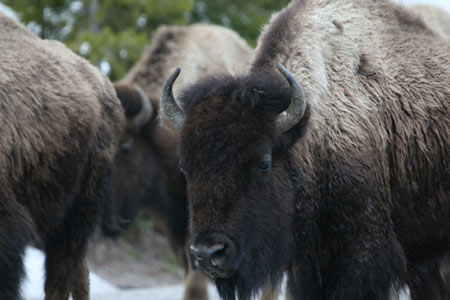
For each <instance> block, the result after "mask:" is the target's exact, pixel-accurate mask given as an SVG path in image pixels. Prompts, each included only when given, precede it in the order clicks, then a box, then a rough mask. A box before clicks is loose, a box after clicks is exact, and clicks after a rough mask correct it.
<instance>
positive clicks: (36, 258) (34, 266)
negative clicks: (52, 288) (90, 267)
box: [22, 247, 119, 300]
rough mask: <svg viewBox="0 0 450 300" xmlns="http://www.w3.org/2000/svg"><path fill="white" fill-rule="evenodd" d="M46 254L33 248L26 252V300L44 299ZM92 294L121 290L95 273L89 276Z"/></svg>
mask: <svg viewBox="0 0 450 300" xmlns="http://www.w3.org/2000/svg"><path fill="white" fill-rule="evenodd" d="M44 260H45V256H44V254H43V253H42V252H41V251H40V250H38V249H36V248H32V247H28V248H27V249H26V252H25V259H24V264H25V270H26V274H27V278H26V279H25V280H24V282H23V283H22V292H23V295H24V296H25V299H28V300H35V299H36V300H38V299H39V300H41V299H44V274H45V273H44ZM89 280H90V288H91V294H92V295H95V294H105V293H110V294H111V293H115V292H118V291H119V289H118V288H117V287H115V286H114V285H112V284H111V283H109V282H107V281H105V280H103V279H102V278H100V277H99V276H98V275H96V274H95V273H92V272H91V273H90V274H89Z"/></svg>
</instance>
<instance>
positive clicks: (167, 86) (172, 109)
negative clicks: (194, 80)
mask: <svg viewBox="0 0 450 300" xmlns="http://www.w3.org/2000/svg"><path fill="white" fill-rule="evenodd" d="M180 72H181V69H180V68H177V69H176V70H175V72H173V73H172V75H170V77H169V78H168V79H167V81H166V83H164V86H163V90H162V94H161V107H162V111H163V113H164V114H165V115H166V117H167V119H168V120H169V122H170V123H171V124H172V125H173V127H174V128H175V129H177V130H180V129H181V128H182V127H183V123H184V119H185V115H184V111H183V110H182V109H181V108H180V107H179V106H178V104H177V102H176V101H175V97H174V96H173V92H172V86H173V83H174V82H175V80H176V79H177V77H178V75H180Z"/></svg>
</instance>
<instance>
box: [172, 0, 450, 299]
mask: <svg viewBox="0 0 450 300" xmlns="http://www.w3.org/2000/svg"><path fill="white" fill-rule="evenodd" d="M449 50H450V45H449V44H448V43H447V41H445V40H444V39H442V38H440V37H439V36H438V35H436V34H435V33H434V32H433V31H432V30H430V29H429V28H428V27H427V25H425V23H424V22H423V20H422V19H420V18H418V17H417V16H415V15H412V14H410V13H408V11H407V10H405V9H404V8H403V7H401V6H398V5H395V4H392V3H391V2H390V1H370V0H361V1H357V2H355V1H351V0H337V1H328V0H301V1H294V2H292V3H291V4H290V5H289V6H288V7H287V8H286V9H285V10H283V11H282V12H280V13H278V14H276V15H275V16H274V17H273V18H272V20H271V22H270V24H269V25H268V26H266V28H265V29H264V31H263V33H262V35H261V37H260V39H259V42H258V48H257V50H256V52H255V54H254V57H253V62H252V67H251V69H250V71H249V73H248V75H247V76H244V77H236V78H230V77H218V78H216V79H211V80H207V81H202V82H200V83H199V84H197V85H194V86H192V87H191V88H190V89H188V90H187V91H186V92H185V93H184V94H182V95H181V97H179V98H178V99H177V100H178V102H179V103H181V104H182V106H183V108H184V109H185V111H186V119H185V123H184V127H183V129H182V133H181V134H182V138H181V163H182V165H183V167H184V169H185V171H186V178H187V181H188V195H189V202H190V212H191V216H192V220H191V222H192V224H191V226H192V229H193V233H194V239H193V244H192V245H193V246H192V251H193V253H194V254H195V255H198V256H195V257H193V260H194V262H195V260H197V263H198V264H199V262H201V264H204V259H203V258H204V255H205V253H206V252H205V251H206V250H205V249H207V250H208V251H210V250H211V251H213V250H214V252H212V253H213V254H214V255H216V257H214V256H211V257H210V258H211V262H212V263H211V265H213V266H212V267H211V266H208V268H210V269H208V270H207V271H208V272H210V274H211V275H212V276H213V277H215V278H216V283H217V287H218V289H219V292H220V293H221V295H222V297H224V298H225V299H234V298H235V295H236V293H237V295H238V297H239V298H240V299H247V298H248V297H250V295H251V294H252V293H254V292H256V291H257V289H258V288H259V287H260V286H261V285H264V284H265V283H266V282H267V281H273V280H275V281H276V280H277V279H279V278H277V276H279V275H280V274H281V271H282V270H283V269H285V270H287V271H288V275H289V279H288V282H289V291H290V293H291V294H292V296H293V297H294V298H295V299H387V298H388V297H389V293H390V291H391V289H395V288H396V287H398V285H399V284H400V285H401V284H408V285H409V287H410V289H411V295H412V298H413V299H431V298H432V297H433V296H434V295H433V291H430V288H429V284H430V280H429V278H427V277H426V276H432V275H433V274H432V275H429V274H431V273H432V272H433V270H436V265H435V262H436V261H437V262H438V261H439V259H440V257H441V255H442V254H443V253H444V252H445V251H448V250H449V249H450V242H449V241H450V223H449V222H448V218H449V217H450V204H449V203H448V199H449V197H450V182H449V180H448V179H449V178H450V156H449V154H450V103H449V101H448V99H449V97H450V88H449V78H450V67H449V66H450V56H449V53H450V52H449ZM276 62H281V63H282V64H283V65H284V66H286V67H287V68H288V69H289V70H290V71H291V72H292V73H293V74H294V76H295V77H296V79H297V80H298V81H299V82H300V84H301V85H302V86H303V88H304V91H305V95H306V98H307V100H308V105H309V108H308V110H309V111H307V114H306V115H305V117H304V118H303V119H302V121H301V122H300V123H299V124H297V126H295V127H293V128H292V129H290V130H289V131H287V132H285V133H281V132H277V130H276V127H275V125H274V118H275V116H276V115H277V113H279V112H281V111H282V110H283V109H284V108H285V107H286V106H287V104H288V102H289V97H290V95H289V92H286V91H285V89H286V88H287V84H286V83H284V82H282V81H281V79H280V77H279V75H278V72H277V71H275V63H276ZM259 82H260V83H262V84H259ZM269 99H270V100H269ZM265 155H266V156H267V155H269V156H270V155H271V167H272V169H270V170H268V172H266V173H265V174H263V175H261V174H259V175H258V173H257V172H256V173H255V172H254V171H255V170H256V171H258V168H259V163H260V162H261V161H262V158H263V157H264V156H265ZM263 166H264V164H263ZM262 170H264V171H267V169H266V168H263V169H262ZM255 174H256V175H255ZM286 234H287V235H288V236H286ZM208 235H209V236H208ZM216 235H220V239H219V238H217V243H215V244H212V245H211V242H210V241H211V239H212V236H216ZM208 243H209V244H210V246H211V247H210V248H205V247H206V246H205V245H207V244H208ZM274 245H276V246H274ZM214 247H215V248H214ZM235 248H236V249H238V250H236V249H235ZM227 249H228V250H227ZM230 253H232V254H230ZM280 254H281V257H280V256H279V255H280ZM283 255H284V256H283ZM218 256H221V257H222V258H224V259H222V260H221V261H220V260H218ZM286 256H289V258H287V259H286ZM225 258H226V261H225ZM263 258H264V259H263ZM426 261H428V262H430V263H429V264H427V263H425V262H426ZM431 262H433V263H431ZM201 264H199V265H200V266H201V267H202V265H201ZM280 264H284V266H281V265H280ZM216 265H222V266H224V268H226V270H220V268H215V267H214V266H216ZM203 267H204V266H203ZM218 269H219V270H218ZM230 269H232V270H233V271H234V272H229V271H230ZM424 270H425V271H424ZM222 271H223V272H222ZM225 271H226V272H225ZM255 274H257V275H256V276H255ZM425 274H428V275H425ZM434 275H436V274H434ZM437 277H439V274H437Z"/></svg>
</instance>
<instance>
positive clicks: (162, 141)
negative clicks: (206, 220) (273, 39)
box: [105, 24, 251, 299]
mask: <svg viewBox="0 0 450 300" xmlns="http://www.w3.org/2000/svg"><path fill="white" fill-rule="evenodd" d="M212 45H214V46H213V47H212ZM250 56H251V49H250V47H249V46H248V45H247V44H246V43H245V42H244V41H243V40H242V39H241V38H240V37H239V36H238V35H237V34H236V33H234V32H233V31H231V30H229V29H225V28H223V27H219V26H213V25H206V24H196V25H191V26H187V27H178V26H163V27H160V28H159V29H158V31H157V32H156V33H155V35H154V37H153V39H152V43H151V48H149V49H148V50H147V51H146V52H145V53H144V54H143V55H142V57H141V59H140V61H139V62H137V63H136V65H135V66H134V67H133V69H132V70H131V71H130V73H129V74H128V75H127V76H126V77H125V78H124V79H123V80H122V81H121V82H118V83H116V84H115V88H116V91H117V94H118V97H119V99H120V101H121V102H122V105H123V107H124V110H125V113H126V119H127V126H126V130H125V133H124V134H123V135H122V137H121V139H120V148H119V152H118V155H117V158H116V160H115V174H114V176H113V186H114V191H115V192H114V194H115V201H114V202H115V203H116V206H117V208H116V209H117V213H118V215H119V216H120V219H122V221H124V222H122V225H123V226H122V227H125V228H126V227H127V225H128V224H130V223H131V222H132V221H133V220H134V218H135V216H136V214H137V212H138V210H139V209H140V208H142V207H146V208H147V209H150V210H151V211H152V212H153V213H156V215H157V216H158V217H159V218H160V219H161V220H162V221H163V223H165V225H166V228H167V234H168V238H169V241H170V244H171V247H172V249H173V250H174V252H175V253H176V256H177V258H178V260H179V261H180V262H181V263H182V265H183V266H184V268H185V271H186V272H187V271H188V269H189V268H188V261H187V256H186V247H185V246H186V241H187V236H188V208H187V200H186V191H185V180H184V177H183V174H182V173H181V172H180V171H179V169H178V159H179V158H178V153H177V145H178V139H179V135H178V132H177V131H174V130H173V129H172V128H171V127H168V126H160V123H159V121H160V120H159V117H158V114H159V105H160V103H159V98H160V94H161V88H162V86H163V84H164V81H165V78H166V77H167V76H168V75H169V74H170V72H171V71H172V69H173V68H174V67H176V66H178V65H180V66H182V67H183V68H184V69H185V70H186V76H182V77H181V78H180V79H181V80H182V81H183V82H184V84H182V85H183V86H184V85H186V84H188V83H190V82H194V81H195V80H198V79H199V78H201V77H204V76H208V75H211V74H213V73H219V72H221V71H223V70H227V71H228V72H231V73H233V74H235V73H236V74H237V73H242V72H243V69H244V68H245V66H246V64H248V62H249V61H250ZM177 92H178V90H177V91H176V93H177ZM112 225H114V223H113V224H112ZM105 227H106V229H107V232H108V231H112V232H114V231H116V230H115V229H114V226H111V223H109V222H106V226H105ZM199 275H201V274H200V273H190V274H189V276H188V277H187V282H186V291H185V299H207V290H206V278H204V277H203V275H201V276H200V277H199Z"/></svg>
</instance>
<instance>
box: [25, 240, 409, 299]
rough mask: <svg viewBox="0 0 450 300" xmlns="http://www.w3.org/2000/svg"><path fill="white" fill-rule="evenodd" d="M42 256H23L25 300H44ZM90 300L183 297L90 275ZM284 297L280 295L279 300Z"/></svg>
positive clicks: (31, 252) (173, 290)
mask: <svg viewBox="0 0 450 300" xmlns="http://www.w3.org/2000/svg"><path fill="white" fill-rule="evenodd" d="M43 264H44V255H43V253H42V252H41V251H39V250H36V249H34V248H28V249H27V252H26V256H25V268H26V273H27V279H26V280H25V281H24V283H23V285H22V290H23V294H24V296H25V299H26V300H42V299H44V292H43V286H44V280H43V279H44V269H43ZM90 284H91V299H92V300H111V299H114V300H147V299H155V300H180V299H181V298H182V295H183V290H184V288H183V285H181V284H177V285H169V286H160V287H151V288H140V289H119V288H118V287H116V286H114V285H113V284H111V283H109V282H107V281H106V280H104V279H102V278H100V277H99V276H98V275H96V274H95V273H93V272H91V273H90ZM209 297H210V300H219V296H218V295H217V292H216V290H215V288H214V287H213V286H212V285H210V286H209ZM282 299H284V295H280V300H282ZM408 299H409V296H408V295H407V294H405V293H401V295H400V300H408Z"/></svg>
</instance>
